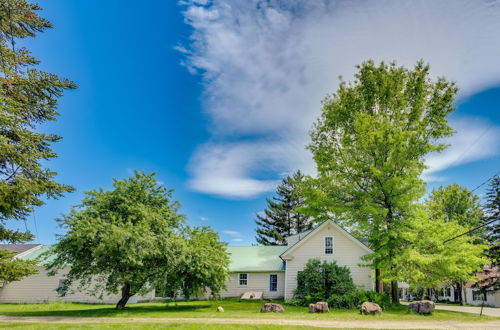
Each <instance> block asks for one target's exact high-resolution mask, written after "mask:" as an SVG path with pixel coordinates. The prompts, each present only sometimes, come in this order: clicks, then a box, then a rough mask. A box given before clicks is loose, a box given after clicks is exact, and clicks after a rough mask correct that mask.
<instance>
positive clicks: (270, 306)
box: [260, 303, 285, 313]
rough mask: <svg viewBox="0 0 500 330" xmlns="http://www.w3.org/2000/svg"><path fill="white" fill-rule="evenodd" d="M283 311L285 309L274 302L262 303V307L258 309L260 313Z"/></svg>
mask: <svg viewBox="0 0 500 330" xmlns="http://www.w3.org/2000/svg"><path fill="white" fill-rule="evenodd" d="M284 311H285V309H284V308H283V306H281V305H280V304H275V303H267V304H264V306H262V308H261V309H260V312H261V313H269V312H272V313H283V312H284Z"/></svg>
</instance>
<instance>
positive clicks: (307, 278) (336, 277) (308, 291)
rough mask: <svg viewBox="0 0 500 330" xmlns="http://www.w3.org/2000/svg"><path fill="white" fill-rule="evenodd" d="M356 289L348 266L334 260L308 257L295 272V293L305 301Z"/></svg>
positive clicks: (321, 298) (324, 298)
mask: <svg viewBox="0 0 500 330" xmlns="http://www.w3.org/2000/svg"><path fill="white" fill-rule="evenodd" d="M355 290H356V286H355V285H354V283H353V281H352V278H351V274H350V271H349V268H348V267H345V266H339V265H337V263H336V262H335V261H332V262H331V263H328V262H326V261H323V262H321V261H320V260H319V259H310V260H309V261H308V262H307V264H306V266H305V267H304V270H303V271H301V272H299V273H298V274H297V289H296V290H295V295H296V296H297V297H299V298H302V299H305V301H307V302H317V301H325V300H326V299H328V298H329V297H331V296H332V295H346V294H350V293H353V292H354V291H355Z"/></svg>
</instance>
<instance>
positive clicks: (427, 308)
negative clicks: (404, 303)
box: [408, 300, 436, 314]
mask: <svg viewBox="0 0 500 330" xmlns="http://www.w3.org/2000/svg"><path fill="white" fill-rule="evenodd" d="M435 308H436V305H434V302H433V301H430V300H420V301H414V302H412V303H410V304H409V305H408V309H409V310H410V311H412V312H415V313H418V314H431V313H432V312H434V309H435Z"/></svg>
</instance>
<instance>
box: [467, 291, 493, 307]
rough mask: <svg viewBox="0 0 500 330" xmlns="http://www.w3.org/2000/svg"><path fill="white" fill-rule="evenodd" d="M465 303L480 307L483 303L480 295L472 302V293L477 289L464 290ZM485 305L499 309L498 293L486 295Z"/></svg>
mask: <svg viewBox="0 0 500 330" xmlns="http://www.w3.org/2000/svg"><path fill="white" fill-rule="evenodd" d="M465 290H466V296H467V297H466V302H467V304H469V305H481V304H482V303H483V300H482V299H483V296H482V295H481V297H480V299H479V300H474V299H473V298H474V296H473V294H472V291H476V290H477V289H472V288H466V289H465ZM485 305H488V306H492V307H500V292H496V293H494V294H488V295H486V301H485Z"/></svg>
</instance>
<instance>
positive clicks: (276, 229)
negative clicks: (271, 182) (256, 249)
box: [255, 171, 312, 245]
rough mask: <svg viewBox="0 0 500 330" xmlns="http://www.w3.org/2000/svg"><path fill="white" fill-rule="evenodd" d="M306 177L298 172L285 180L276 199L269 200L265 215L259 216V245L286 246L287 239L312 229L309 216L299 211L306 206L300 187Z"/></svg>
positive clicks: (278, 188) (256, 221) (279, 187)
mask: <svg viewBox="0 0 500 330" xmlns="http://www.w3.org/2000/svg"><path fill="white" fill-rule="evenodd" d="M303 180H304V175H303V174H302V173H301V172H300V171H297V172H295V173H294V174H293V175H292V176H288V177H286V178H285V179H283V181H282V183H281V184H280V185H279V186H278V187H277V188H276V194H277V196H276V197H273V198H272V199H268V200H267V209H266V210H264V214H263V215H260V214H257V219H256V220H255V223H256V224H257V229H256V232H257V237H256V240H257V243H259V244H262V245H286V237H288V236H290V235H293V234H297V233H300V232H303V231H305V230H308V229H311V228H312V222H311V219H310V217H309V216H307V215H305V214H303V213H302V212H301V211H300V210H299V209H300V208H302V207H303V206H304V197H302V195H301V194H300V192H299V185H300V184H301V183H302V182H303Z"/></svg>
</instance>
